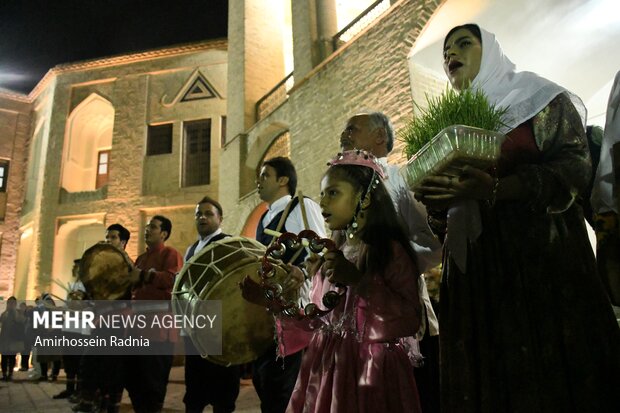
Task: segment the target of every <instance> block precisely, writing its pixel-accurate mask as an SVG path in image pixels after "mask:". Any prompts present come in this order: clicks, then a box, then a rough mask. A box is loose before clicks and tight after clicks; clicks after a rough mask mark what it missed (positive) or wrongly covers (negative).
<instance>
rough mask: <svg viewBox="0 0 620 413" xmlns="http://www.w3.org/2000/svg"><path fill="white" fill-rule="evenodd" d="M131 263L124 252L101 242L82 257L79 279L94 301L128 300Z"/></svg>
mask: <svg viewBox="0 0 620 413" xmlns="http://www.w3.org/2000/svg"><path fill="white" fill-rule="evenodd" d="M131 267H132V264H131V261H129V258H128V257H127V256H126V254H125V253H124V252H123V251H120V250H119V249H118V248H116V247H114V246H112V245H110V244H107V243H105V242H100V243H98V244H95V245H93V246H92V247H90V248H89V249H87V250H86V251H85V252H84V254H83V255H82V259H81V260H80V268H79V279H80V281H82V283H83V284H84V288H85V289H86V293H87V295H88V297H89V298H90V299H93V300H118V299H123V298H127V294H128V292H129V289H130V288H131V283H130V278H129V277H130V269H131Z"/></svg>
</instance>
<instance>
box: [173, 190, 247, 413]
mask: <svg viewBox="0 0 620 413" xmlns="http://www.w3.org/2000/svg"><path fill="white" fill-rule="evenodd" d="M195 219H196V230H197V231H198V240H197V241H196V242H195V243H193V244H192V245H191V246H190V247H189V248H188V249H187V251H186V252H185V262H187V261H188V260H189V259H190V258H192V257H193V256H194V255H196V254H198V252H199V251H200V250H202V249H203V248H205V247H207V246H208V245H209V244H211V243H212V242H215V241H219V240H221V239H223V238H226V237H229V236H230V235H228V234H225V233H223V232H222V228H221V227H220V226H221V225H222V220H223V219H224V212H223V210H222V206H221V205H220V203H219V202H217V201H216V200H214V199H212V198H209V197H208V196H205V197H204V198H202V199H201V200H200V202H198V204H197V205H196V215H195ZM183 338H184V341H185V348H186V355H185V396H184V397H183V403H185V411H186V413H197V412H202V411H203V409H204V408H205V407H206V406H207V405H209V404H210V405H212V406H213V412H214V413H229V412H232V411H234V410H235V401H236V400H237V396H239V379H240V377H239V376H240V366H232V367H223V366H219V365H217V364H214V363H211V362H210V361H207V360H206V359H203V358H202V357H201V356H199V355H197V353H198V352H197V350H196V349H195V348H194V344H193V343H192V341H191V340H190V338H189V337H187V336H184V337H183Z"/></svg>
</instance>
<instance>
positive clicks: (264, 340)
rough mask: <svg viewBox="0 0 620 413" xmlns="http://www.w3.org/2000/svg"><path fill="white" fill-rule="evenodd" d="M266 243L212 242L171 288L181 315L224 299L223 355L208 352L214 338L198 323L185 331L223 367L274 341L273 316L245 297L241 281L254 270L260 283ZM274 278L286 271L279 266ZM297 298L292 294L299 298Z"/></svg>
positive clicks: (251, 355) (245, 360)
mask: <svg viewBox="0 0 620 413" xmlns="http://www.w3.org/2000/svg"><path fill="white" fill-rule="evenodd" d="M265 250H266V248H265V246H264V245H262V244H261V243H259V242H258V241H256V240H253V239H250V238H244V237H229V238H224V239H223V240H220V241H216V242H213V243H211V244H209V245H208V246H207V247H206V248H203V249H202V250H201V251H200V252H198V253H197V254H196V255H194V256H193V257H192V258H191V259H190V260H189V261H188V262H187V263H186V264H185V265H184V266H183V269H182V270H181V272H180V273H179V274H178V275H177V278H176V282H175V285H174V289H173V292H172V302H173V309H174V311H175V313H176V314H182V315H186V316H191V315H193V316H196V315H199V314H201V312H203V311H204V305H203V302H204V300H221V301H222V354H221V355H214V354H207V351H206V345H205V342H206V341H208V340H213V337H212V336H211V335H209V333H208V332H207V331H203V330H201V329H199V328H194V329H187V330H186V332H187V333H188V335H189V336H190V338H191V339H192V342H193V343H194V345H195V346H196V348H197V349H198V351H200V352H201V354H202V356H203V357H205V358H206V359H208V360H209V361H212V362H213V363H216V364H220V365H223V366H229V365H235V364H243V363H248V362H250V361H252V360H255V359H256V358H258V356H260V355H262V354H263V353H264V352H265V351H267V350H268V349H269V347H270V346H271V345H273V344H274V337H275V333H274V321H273V316H272V315H270V314H269V313H268V312H267V311H266V309H265V308H264V307H260V306H257V305H255V304H252V303H250V302H248V301H246V300H244V299H243V297H242V296H241V290H240V289H239V282H241V280H242V279H243V278H244V277H245V276H246V275H249V276H250V278H252V279H253V280H254V281H256V282H260V277H259V275H258V270H259V269H260V267H261V265H260V260H261V259H262V258H263V255H264V254H265ZM275 269H276V274H275V276H274V280H275V281H276V282H280V283H281V282H283V281H284V279H286V277H287V272H286V271H285V269H284V266H283V265H281V263H277V264H276V265H275ZM295 298H296V297H291V299H295Z"/></svg>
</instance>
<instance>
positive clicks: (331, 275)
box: [321, 251, 362, 285]
mask: <svg viewBox="0 0 620 413" xmlns="http://www.w3.org/2000/svg"><path fill="white" fill-rule="evenodd" d="M323 259H324V260H325V262H324V263H323V266H322V267H321V271H322V273H323V275H324V276H325V277H327V279H328V280H329V282H331V283H332V284H344V285H354V284H357V283H358V281H359V280H360V278H362V273H361V272H360V271H359V270H358V269H357V267H356V266H355V264H353V263H352V262H351V261H349V260H347V259H346V258H345V257H344V254H343V253H342V251H329V252H326V253H325V255H323Z"/></svg>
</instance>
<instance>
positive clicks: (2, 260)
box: [0, 93, 31, 299]
mask: <svg viewBox="0 0 620 413" xmlns="http://www.w3.org/2000/svg"><path fill="white" fill-rule="evenodd" d="M24 98H25V97H21V96H12V95H10V94H4V93H0V159H1V160H5V161H9V162H10V164H9V171H8V176H5V177H4V179H5V180H6V192H4V193H1V194H0V202H2V205H0V208H1V209H2V211H3V214H2V217H1V218H0V297H2V298H3V299H6V298H7V297H9V296H10V295H12V294H13V283H14V276H15V263H16V261H17V246H18V244H19V239H20V235H21V234H20V232H19V216H20V214H21V207H22V202H23V200H24V192H25V171H26V157H27V154H28V138H29V134H30V122H31V105H30V104H29V103H28V102H27V101H25V99H24Z"/></svg>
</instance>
